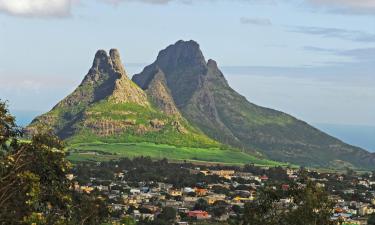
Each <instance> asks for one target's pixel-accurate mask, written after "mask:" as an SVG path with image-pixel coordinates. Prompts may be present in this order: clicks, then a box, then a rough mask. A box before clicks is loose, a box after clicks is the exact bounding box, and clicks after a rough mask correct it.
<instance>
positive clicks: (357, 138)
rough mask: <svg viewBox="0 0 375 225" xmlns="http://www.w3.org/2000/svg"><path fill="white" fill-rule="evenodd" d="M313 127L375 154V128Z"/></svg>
mask: <svg viewBox="0 0 375 225" xmlns="http://www.w3.org/2000/svg"><path fill="white" fill-rule="evenodd" d="M11 113H13V115H15V116H16V121H17V124H18V125H19V126H22V127H24V126H27V125H28V124H29V123H30V122H31V121H32V120H33V119H34V118H35V117H36V116H38V115H40V114H42V113H44V112H42V111H31V110H30V111H29V110H13V111H11ZM312 125H313V126H314V127H316V128H318V129H320V130H322V131H323V132H325V133H327V134H329V135H331V136H333V137H336V138H338V139H340V140H342V141H344V142H346V143H348V144H350V145H354V146H357V147H361V148H363V149H365V150H367V151H369V152H375V126H365V125H344V124H328V123H312Z"/></svg>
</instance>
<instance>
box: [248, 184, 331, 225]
mask: <svg viewBox="0 0 375 225" xmlns="http://www.w3.org/2000/svg"><path fill="white" fill-rule="evenodd" d="M281 199H290V200H291V202H290V203H281V202H280V200H281ZM333 206H334V203H333V202H331V201H330V200H329V198H328V194H327V192H325V191H324V190H323V189H321V188H319V187H317V186H316V185H315V184H314V183H311V182H309V183H308V184H307V186H306V187H305V188H302V187H298V186H297V185H296V184H294V185H292V187H291V188H290V190H288V191H282V190H274V189H272V188H271V187H266V188H265V189H264V190H262V191H261V192H260V194H259V196H258V197H257V199H256V201H254V202H251V203H247V204H246V205H245V212H244V217H243V220H244V223H243V224H244V225H263V224H267V225H301V224H306V225H332V224H334V223H333V222H332V221H331V220H330V216H331V210H332V207H333Z"/></svg>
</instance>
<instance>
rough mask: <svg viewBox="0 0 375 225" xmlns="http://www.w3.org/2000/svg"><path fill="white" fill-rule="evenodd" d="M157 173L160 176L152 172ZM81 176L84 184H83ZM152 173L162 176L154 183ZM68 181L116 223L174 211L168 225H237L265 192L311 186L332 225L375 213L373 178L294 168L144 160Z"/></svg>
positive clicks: (100, 166)
mask: <svg viewBox="0 0 375 225" xmlns="http://www.w3.org/2000/svg"><path fill="white" fill-rule="evenodd" d="M155 167H158V168H159V171H148V169H151V170H152V169H156V168H155ZM79 168H81V169H82V170H79ZM83 168H84V169H83ZM104 169H105V170H104ZM83 171H85V172H84V173H85V174H84V177H86V178H84V179H81V178H80V176H82V174H83V173H82V172H83ZM103 171H106V172H105V173H103ZM151 173H152V174H158V175H156V176H155V175H152V176H151V177H150V176H149V175H150V174H151ZM104 178H107V179H104ZM69 179H71V180H72V181H73V182H74V187H73V188H74V189H75V190H78V191H80V192H85V193H97V194H98V195H99V196H100V197H101V198H103V199H104V200H105V201H106V202H107V204H108V207H109V209H110V212H111V216H112V217H113V218H112V220H113V221H121V219H122V218H129V219H132V220H134V221H136V222H139V223H140V224H142V222H143V223H144V224H147V221H148V222H150V221H153V220H155V219H156V218H159V217H160V215H162V214H163V212H164V211H168V210H170V211H171V212H172V213H169V214H170V215H172V218H170V220H169V221H170V222H169V223H170V224H236V223H235V221H238V220H239V218H241V216H243V214H244V208H245V205H246V204H247V203H251V202H253V201H255V200H256V199H257V196H258V194H259V192H260V190H262V189H264V188H265V187H268V188H270V189H272V190H275V191H280V193H282V192H288V190H289V189H291V188H292V187H291V186H294V187H297V188H304V187H306V184H307V182H311V183H313V184H314V185H315V186H316V187H318V188H321V189H324V190H326V191H327V193H329V200H330V201H331V202H332V203H334V204H333V207H332V209H331V221H332V222H333V223H334V224H346V225H348V224H352V225H354V224H356V225H364V224H367V221H368V219H369V217H370V216H371V215H372V214H374V213H375V177H374V176H373V174H372V173H356V172H354V171H352V170H350V169H347V170H346V171H342V172H333V171H332V172H331V171H330V172H318V171H315V170H311V169H305V168H295V167H294V168H293V167H286V168H283V167H260V166H255V165H246V166H244V167H236V166H223V165H221V166H220V165H195V164H191V163H169V162H168V161H166V160H165V159H164V160H160V161H152V160H151V159H149V158H143V157H142V158H139V159H133V160H129V159H126V160H125V161H124V160H122V161H121V160H120V161H119V162H116V161H113V162H105V163H96V164H95V165H94V166H93V165H92V164H90V167H89V164H87V165H81V167H78V169H77V174H70V175H69ZM82 181H85V182H86V183H82ZM293 201H294V199H293V198H280V199H279V200H278V202H277V204H278V205H279V206H281V207H285V208H287V207H288V205H291V204H292V203H293Z"/></svg>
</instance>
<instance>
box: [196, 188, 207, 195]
mask: <svg viewBox="0 0 375 225" xmlns="http://www.w3.org/2000/svg"><path fill="white" fill-rule="evenodd" d="M195 194H196V195H197V196H205V195H207V189H205V188H195Z"/></svg>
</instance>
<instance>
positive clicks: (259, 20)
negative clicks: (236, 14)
mask: <svg viewBox="0 0 375 225" xmlns="http://www.w3.org/2000/svg"><path fill="white" fill-rule="evenodd" d="M240 21H241V23H242V24H252V25H258V26H271V25H272V23H271V20H269V19H265V18H249V17H241V19H240Z"/></svg>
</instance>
